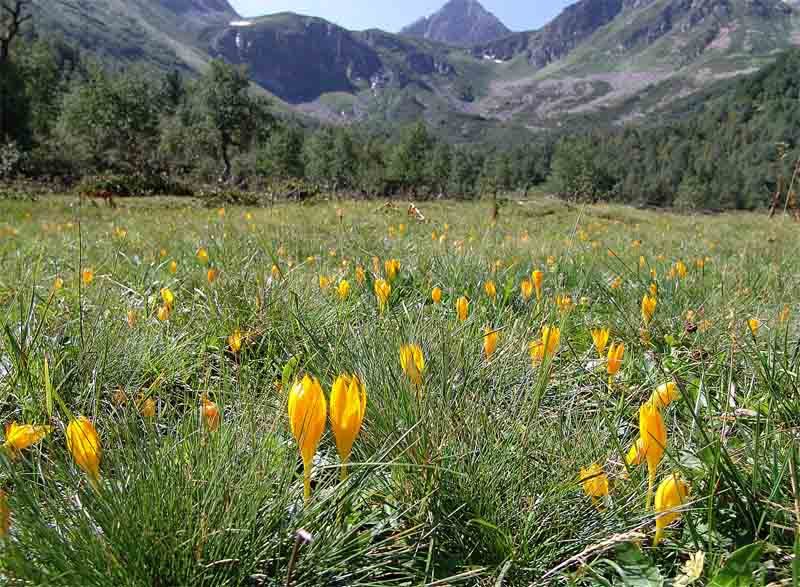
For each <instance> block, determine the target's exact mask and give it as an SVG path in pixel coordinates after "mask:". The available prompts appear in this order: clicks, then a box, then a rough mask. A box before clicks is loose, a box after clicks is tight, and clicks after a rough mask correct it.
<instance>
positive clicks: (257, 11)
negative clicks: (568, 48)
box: [229, 0, 576, 32]
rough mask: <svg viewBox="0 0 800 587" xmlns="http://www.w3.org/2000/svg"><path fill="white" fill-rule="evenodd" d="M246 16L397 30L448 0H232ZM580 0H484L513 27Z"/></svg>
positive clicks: (539, 21) (535, 23) (526, 26)
mask: <svg viewBox="0 0 800 587" xmlns="http://www.w3.org/2000/svg"><path fill="white" fill-rule="evenodd" d="M229 1H230V3H231V4H232V5H233V7H234V8H235V9H236V11H237V12H238V13H239V14H241V15H243V16H260V15H264V14H272V13H275V12H286V11H290V12H297V13H299V14H306V15H309V16H319V17H322V18H324V19H326V20H329V21H331V22H334V23H336V24H338V25H340V26H343V27H345V28H348V29H351V30H363V29H369V28H379V29H383V30H385V31H389V32H397V31H398V30H400V29H401V28H403V27H404V26H406V25H409V24H411V23H412V22H414V21H415V20H417V19H418V18H421V17H423V16H429V15H430V14H432V13H434V12H436V11H437V10H438V9H439V8H441V7H442V5H444V3H445V2H446V0H338V1H337V0H229ZM575 1H576V0H481V4H483V6H484V7H485V8H486V9H487V10H489V11H490V12H493V13H494V14H495V15H496V16H497V17H498V18H499V19H500V20H502V21H503V23H504V24H505V25H506V26H507V27H508V28H510V29H511V30H513V31H525V30H531V29H536V28H539V27H540V26H542V25H543V24H546V23H547V22H548V21H550V20H551V19H552V18H553V17H554V16H556V15H558V13H559V12H561V10H563V9H564V7H565V6H567V5H568V4H572V3H573V2H575Z"/></svg>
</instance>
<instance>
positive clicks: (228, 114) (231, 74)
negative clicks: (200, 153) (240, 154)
mask: <svg viewBox="0 0 800 587" xmlns="http://www.w3.org/2000/svg"><path fill="white" fill-rule="evenodd" d="M249 86H250V81H249V78H248V76H247V72H246V71H245V70H244V69H243V68H241V67H233V66H232V65H229V64H227V63H225V62H224V61H221V60H213V61H212V62H211V64H210V67H209V70H208V72H207V73H206V74H205V75H204V76H203V78H202V79H201V80H200V82H199V86H198V89H199V93H198V94H199V95H198V106H199V109H200V110H201V114H200V116H201V121H202V124H203V125H204V126H205V127H206V128H207V129H208V130H209V131H210V133H211V136H212V137H213V147H214V149H215V152H216V156H217V158H218V159H219V160H220V161H221V162H222V164H223V170H222V179H225V180H227V179H228V178H229V177H230V175H231V168H232V166H231V159H230V152H231V149H233V148H236V149H240V150H243V149H247V148H248V146H249V145H250V143H251V142H252V141H253V140H254V139H256V138H258V136H259V135H260V134H261V133H263V132H264V130H265V123H266V122H268V115H267V110H266V106H265V104H264V103H263V102H262V101H260V100H257V99H254V98H253V97H251V96H250V95H249V93H248V88H249Z"/></svg>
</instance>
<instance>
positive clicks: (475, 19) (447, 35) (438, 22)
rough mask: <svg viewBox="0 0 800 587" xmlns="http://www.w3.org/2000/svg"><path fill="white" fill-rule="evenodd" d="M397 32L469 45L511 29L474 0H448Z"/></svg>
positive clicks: (484, 41)
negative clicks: (427, 15) (435, 10)
mask: <svg viewBox="0 0 800 587" xmlns="http://www.w3.org/2000/svg"><path fill="white" fill-rule="evenodd" d="M400 34H401V35H404V36H407V37H416V38H419V39H427V40H430V41H439V42H441V43H446V44H448V45H453V46H456V47H471V46H473V45H479V44H482V43H488V42H490V41H494V40H496V39H500V38H502V37H505V36H507V35H509V34H511V31H510V30H509V29H508V28H506V26H505V25H504V24H503V23H502V22H500V19H498V18H497V17H496V16H495V15H494V14H492V13H491V12H489V11H488V10H486V9H485V8H484V7H483V6H482V5H481V4H480V2H478V1H477V0H450V1H449V2H448V3H447V4H445V5H444V6H443V7H442V8H441V9H440V10H439V11H438V12H436V13H434V14H432V15H431V16H429V17H427V18H421V19H420V20H418V21H417V22H415V23H414V24H412V25H409V26H407V27H405V28H404V29H403V30H401V31H400Z"/></svg>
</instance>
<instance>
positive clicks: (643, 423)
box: [639, 402, 667, 509]
mask: <svg viewBox="0 0 800 587" xmlns="http://www.w3.org/2000/svg"><path fill="white" fill-rule="evenodd" d="M639 437H640V438H641V441H642V446H641V454H642V457H643V458H644V459H646V460H647V471H648V484H647V509H649V508H650V501H651V497H652V495H653V485H654V484H655V480H656V469H658V465H659V463H660V462H661V459H662V458H663V456H664V451H665V449H666V447H667V427H666V426H665V425H664V420H663V419H662V417H661V412H660V411H659V409H658V408H657V407H656V406H655V405H653V404H652V403H650V402H646V403H644V404H643V405H642V406H641V407H640V408H639Z"/></svg>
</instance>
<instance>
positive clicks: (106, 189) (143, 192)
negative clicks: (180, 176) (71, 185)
mask: <svg viewBox="0 0 800 587" xmlns="http://www.w3.org/2000/svg"><path fill="white" fill-rule="evenodd" d="M77 191H78V192H79V193H80V194H83V195H86V196H89V197H93V196H97V195H100V194H104V193H106V194H111V195H112V197H123V198H124V197H130V196H153V195H158V194H169V195H173V196H191V195H192V190H190V189H189V188H187V187H186V186H185V185H182V184H180V183H178V182H175V181H172V180H169V179H167V178H166V177H164V176H162V175H155V174H143V173H137V174H128V175H97V176H86V177H84V178H83V179H82V180H81V182H80V184H79V185H78V187H77Z"/></svg>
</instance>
